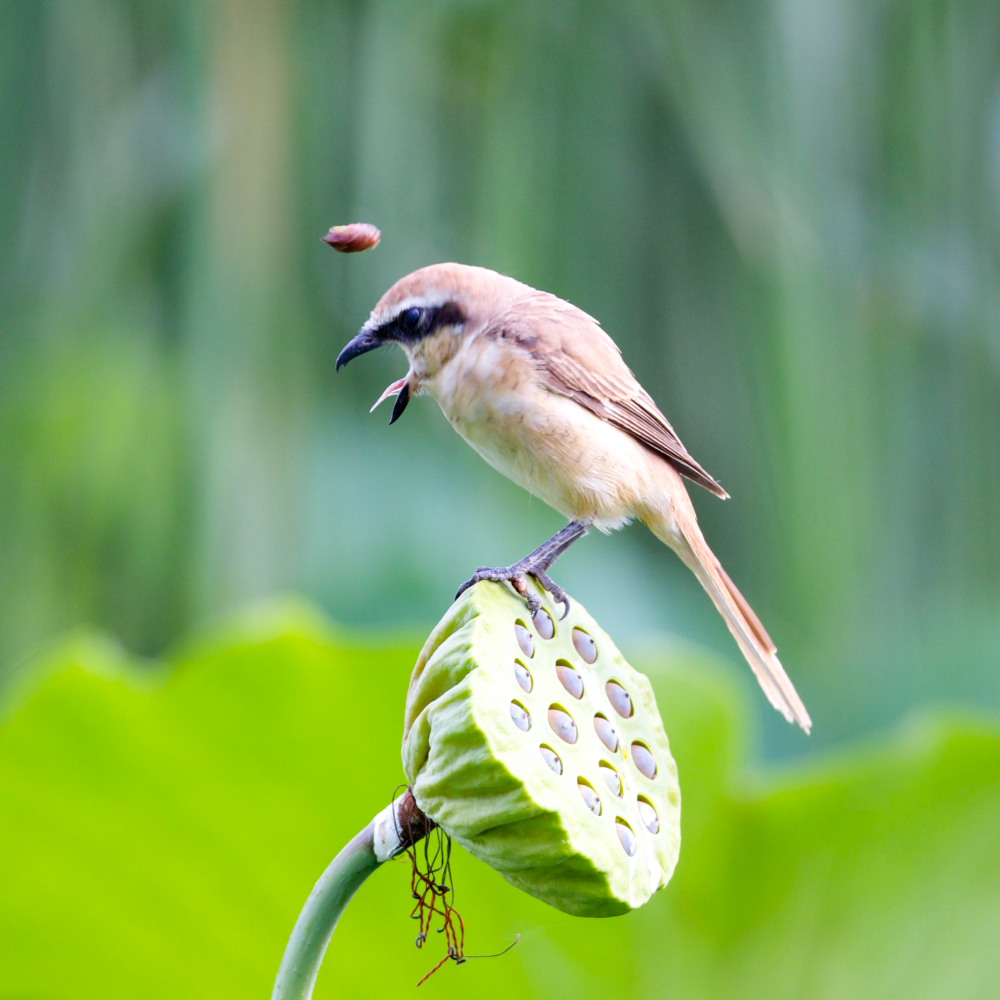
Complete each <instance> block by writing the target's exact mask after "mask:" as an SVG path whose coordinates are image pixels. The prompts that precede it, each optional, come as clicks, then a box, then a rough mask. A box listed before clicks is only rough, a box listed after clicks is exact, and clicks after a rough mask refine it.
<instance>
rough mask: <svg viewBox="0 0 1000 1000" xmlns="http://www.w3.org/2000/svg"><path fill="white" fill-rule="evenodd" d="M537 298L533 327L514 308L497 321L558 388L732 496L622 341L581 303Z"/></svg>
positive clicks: (707, 485)
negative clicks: (626, 357)
mask: <svg viewBox="0 0 1000 1000" xmlns="http://www.w3.org/2000/svg"><path fill="white" fill-rule="evenodd" d="M536 296H537V297H536ZM532 299H533V300H532V302H531V303H530V305H531V310H530V311H531V315H532V317H533V320H534V322H533V323H532V326H531V327H530V328H528V327H525V326H524V325H523V324H522V323H519V322H518V319H517V318H516V317H517V316H518V313H517V312H514V311H512V312H511V313H508V315H507V316H506V317H504V319H505V320H506V322H502V323H501V324H499V325H498V333H499V335H500V336H501V337H503V338H504V339H506V340H511V341H513V342H515V343H518V344H519V345H520V346H521V347H523V348H524V349H525V350H527V351H528V352H529V353H530V354H531V355H532V357H533V358H534V359H535V361H536V363H537V364H538V368H539V371H540V372H541V373H542V375H543V377H544V378H545V380H546V381H547V382H548V384H549V386H550V387H551V388H552V389H553V391H555V392H558V393H561V394H562V395H564V396H568V397H569V398H570V399H573V400H575V401H576V402H577V403H579V404H580V405H581V406H585V407H586V408H587V409H588V410H590V411H591V412H593V413H596V414H597V415H598V416H599V417H602V418H603V419H604V420H607V421H608V423H610V424H613V425H614V426H615V427H619V428H621V430H623V431H625V432H626V433H627V434H631V435H632V437H634V438H635V439H636V440H637V441H639V442H641V443H642V444H644V445H645V446H646V447H647V448H649V449H650V450H651V451H654V452H656V453H657V454H658V455H661V456H663V458H665V459H666V460H667V461H668V462H669V463H670V464H671V465H672V466H674V468H675V469H677V471H678V472H680V473H681V475H683V476H687V478H688V479H690V480H692V481H693V482H696V483H698V484H699V485H700V486H704V487H705V489H707V490H710V491H711V492H712V493H714V494H716V496H720V497H723V498H725V497H728V496H729V494H728V493H726V491H725V490H724V489H723V488H722V487H721V486H720V485H719V484H718V483H717V482H716V481H715V480H714V479H713V478H712V477H711V476H710V475H709V474H708V473H707V472H706V471H705V470H704V469H703V468H702V467H701V466H700V465H699V464H698V463H697V462H696V461H695V460H694V459H693V458H692V457H691V455H690V454H689V453H688V450H687V448H685V447H684V445H683V444H682V443H681V439H680V438H679V437H678V436H677V434H676V432H675V431H674V429H673V427H671V426H670V423H669V421H668V420H667V418H666V417H665V416H664V415H663V414H662V413H661V412H660V409H659V407H658V406H657V405H656V403H655V402H653V399H652V397H651V396H650V395H649V393H648V392H646V390H645V389H643V387H642V386H641V385H639V381H638V379H636V377H635V376H634V375H633V374H632V372H631V371H630V370H629V367H628V365H626V364H625V362H624V361H623V360H622V356H621V351H619V349H618V345H617V344H615V342H614V341H613V340H612V339H611V338H610V337H609V336H608V335H607V334H606V333H605V332H604V331H603V330H602V329H601V328H600V326H599V325H598V323H597V321H596V320H595V319H593V317H591V316H589V315H587V313H585V312H583V311H582V310H580V309H577V308H576V306H573V305H571V304H570V303H568V302H565V301H563V300H562V299H558V298H556V297H555V296H551V295H548V294H546V293H544V292H537V293H535V295H534V296H532ZM521 315H523V313H522V314H521ZM539 320H541V322H539Z"/></svg>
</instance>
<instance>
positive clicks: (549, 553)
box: [455, 518, 593, 618]
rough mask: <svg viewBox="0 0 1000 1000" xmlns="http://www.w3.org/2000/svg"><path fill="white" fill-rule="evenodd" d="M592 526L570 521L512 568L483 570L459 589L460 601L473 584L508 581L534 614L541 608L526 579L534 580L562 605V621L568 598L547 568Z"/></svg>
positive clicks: (499, 567)
mask: <svg viewBox="0 0 1000 1000" xmlns="http://www.w3.org/2000/svg"><path fill="white" fill-rule="evenodd" d="M592 523H593V522H592V521H590V520H589V519H584V518H581V519H580V520H578V521H570V522H569V524H567V525H566V527H565V528H561V529H560V530H559V531H557V532H556V533H555V534H554V535H553V536H552V537H551V538H550V539H549V540H548V541H547V542H543V543H542V544H541V545H539V546H538V548H537V549H535V550H534V552H529V553H528V554H527V555H526V556H525V557H524V558H523V559H519V560H518V561H517V562H516V563H514V564H513V565H512V566H480V567H479V569H477V570H476V572H475V573H473V574H472V576H471V577H470V578H469V579H468V580H466V581H465V583H463V584H462V586H461V587H459V588H458V593H457V594H456V595H455V597H456V598H458V597H461V595H462V594H464V593H465V591H467V590H468V589H469V587H471V586H472V585H473V584H476V583H479V582H480V581H481V580H494V581H496V582H498V583H499V582H503V581H507V582H509V583H510V585H511V586H512V587H513V588H514V589H515V590H516V591H517V592H518V593H519V594H520V595H521V596H522V597H523V598H524V599H525V600H526V601H527V602H528V610H529V611H530V612H531V613H532V614H534V613H535V612H536V611H537V610H538V609H539V608H540V607H541V606H542V603H541V601H539V599H538V598H537V597H535V595H534V594H532V593H531V592H530V591H529V590H528V588H527V586H526V584H525V582H524V577H525V576H533V577H534V578H535V579H536V580H537V581H538V582H539V583H540V584H541V585H542V588H543V589H544V590H546V591H548V593H550V594H551V595H552V597H553V599H554V600H555V601H556V602H557V603H559V604H562V605H563V608H564V610H563V614H562V617H563V618H565V617H566V615H567V614H568V613H569V597H568V596H567V594H566V591H565V590H563V589H562V587H560V586H559V585H558V584H557V583H556V582H555V581H554V580H553V579H552V577H550V576H549V574H548V573H547V572H546V570H548V568H549V567H550V566H551V565H552V564H553V563H554V562H555V561H556V560H557V559H558V558H559V557H560V556H561V555H562V554H563V553H564V552H565V551H566V550H567V549H568V548H569V547H570V546H571V545H572V544H573V543H574V542H575V541H576V540H577V539H578V538H582V537H583V536H584V535H585V534H586V533H587V532H588V531H589V530H590V525H591V524H592Z"/></svg>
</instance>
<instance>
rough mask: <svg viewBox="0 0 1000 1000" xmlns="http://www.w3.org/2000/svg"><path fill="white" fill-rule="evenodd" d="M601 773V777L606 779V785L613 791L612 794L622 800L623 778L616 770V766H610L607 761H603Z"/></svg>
mask: <svg viewBox="0 0 1000 1000" xmlns="http://www.w3.org/2000/svg"><path fill="white" fill-rule="evenodd" d="M600 771H601V777H602V778H603V779H604V784H606V785H607V786H608V788H609V789H610V790H611V794H612V795H617V796H618V797H619V798H621V794H622V791H623V788H624V786H623V785H622V776H621V775H620V774H619V773H618V772H617V771H616V770H615V768H614V765H613V764H609V763H608V762H607V761H606V760H602V761H601V765H600Z"/></svg>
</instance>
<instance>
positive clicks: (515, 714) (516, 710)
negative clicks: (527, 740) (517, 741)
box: [510, 701, 531, 733]
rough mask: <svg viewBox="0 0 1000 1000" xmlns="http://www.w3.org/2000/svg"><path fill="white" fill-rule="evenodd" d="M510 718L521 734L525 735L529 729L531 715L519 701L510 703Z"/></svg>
mask: <svg viewBox="0 0 1000 1000" xmlns="http://www.w3.org/2000/svg"><path fill="white" fill-rule="evenodd" d="M510 717H511V718H512V719H513V720H514V725H515V726H517V728H518V729H520V730H521V732H523V733H526V732H527V731H528V730H529V729H530V728H531V715H530V713H529V712H528V710H527V709H526V708H525V707H524V705H522V704H521V703H520V702H519V701H512V702H511V703H510Z"/></svg>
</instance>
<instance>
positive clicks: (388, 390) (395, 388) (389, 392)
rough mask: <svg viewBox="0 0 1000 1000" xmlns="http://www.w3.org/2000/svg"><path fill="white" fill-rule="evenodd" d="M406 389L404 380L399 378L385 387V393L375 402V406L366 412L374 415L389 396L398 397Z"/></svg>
mask: <svg viewBox="0 0 1000 1000" xmlns="http://www.w3.org/2000/svg"><path fill="white" fill-rule="evenodd" d="M405 388H406V379H405V378H401V379H398V380H397V381H395V382H393V383H392V385H387V386H386V387H385V392H383V393H382V395H381V396H379V398H378V399H376V400H375V405H374V406H373V407H372V408H371V409H370V410H369V411H368V412H369V413H374V412H375V410H376V409H377V408H378V407H379V406H380V405H381V404H382V403H384V402H385V401H386V400H387V399H388V398H389V397H390V396H398V395H399V394H400V393H401V392H402V391H403V389H405Z"/></svg>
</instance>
